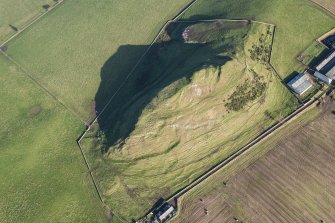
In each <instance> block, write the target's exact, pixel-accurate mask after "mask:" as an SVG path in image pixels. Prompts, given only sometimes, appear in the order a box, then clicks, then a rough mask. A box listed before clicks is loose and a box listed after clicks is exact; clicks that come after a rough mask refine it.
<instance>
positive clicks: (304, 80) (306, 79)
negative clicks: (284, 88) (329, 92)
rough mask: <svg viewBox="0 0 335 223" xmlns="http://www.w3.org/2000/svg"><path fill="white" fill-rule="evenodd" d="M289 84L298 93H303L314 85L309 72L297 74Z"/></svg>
mask: <svg viewBox="0 0 335 223" xmlns="http://www.w3.org/2000/svg"><path fill="white" fill-rule="evenodd" d="M287 85H288V86H289V87H290V88H291V89H292V90H293V91H294V92H295V93H296V94H298V95H302V94H303V93H305V92H306V91H308V90H309V89H310V88H311V87H313V84H312V81H311V79H310V76H309V74H308V73H307V72H305V73H300V74H298V75H296V76H295V77H294V78H293V79H292V80H291V81H290V82H288V84H287Z"/></svg>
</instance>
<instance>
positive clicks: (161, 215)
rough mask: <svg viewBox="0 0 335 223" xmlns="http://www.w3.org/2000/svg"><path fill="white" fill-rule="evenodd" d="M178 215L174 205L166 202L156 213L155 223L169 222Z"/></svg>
mask: <svg viewBox="0 0 335 223" xmlns="http://www.w3.org/2000/svg"><path fill="white" fill-rule="evenodd" d="M175 214H176V210H175V209H174V207H173V206H172V205H170V204H169V203H167V202H164V203H163V204H162V205H161V206H160V207H159V208H158V209H156V210H155V211H154V215H155V218H156V219H155V221H154V222H158V223H163V222H167V221H168V220H170V219H171V218H172V217H173V216H174V215H175Z"/></svg>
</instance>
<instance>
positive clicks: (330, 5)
mask: <svg viewBox="0 0 335 223" xmlns="http://www.w3.org/2000/svg"><path fill="white" fill-rule="evenodd" d="M312 1H313V2H315V3H317V4H319V5H321V6H322V7H324V8H326V9H328V10H329V11H330V12H331V13H333V14H334V15H335V1H334V0H312Z"/></svg>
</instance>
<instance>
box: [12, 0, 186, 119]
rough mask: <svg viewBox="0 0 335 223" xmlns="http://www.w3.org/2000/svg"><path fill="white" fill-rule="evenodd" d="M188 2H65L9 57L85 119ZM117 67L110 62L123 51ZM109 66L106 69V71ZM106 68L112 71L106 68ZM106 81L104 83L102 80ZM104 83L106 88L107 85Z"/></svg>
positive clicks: (15, 45)
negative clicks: (101, 88) (127, 47)
mask: <svg viewBox="0 0 335 223" xmlns="http://www.w3.org/2000/svg"><path fill="white" fill-rule="evenodd" d="M188 2H189V0H182V1H180V0H178V1H177V0H168V1H163V2H162V1H158V0H149V1H145V2H141V4H138V2H137V1H135V0H126V1H110V0H95V1H92V0H84V1H80V2H77V1H64V3H63V4H62V5H61V6H60V7H59V8H57V9H56V10H54V11H53V12H51V13H49V14H48V16H47V17H45V18H43V19H42V20H40V21H39V22H38V23H36V24H34V26H33V27H32V28H31V29H29V30H27V31H26V32H24V33H23V34H22V35H20V36H19V37H18V38H16V39H15V40H13V41H11V42H10V44H9V46H8V53H9V54H10V55H11V56H12V57H13V58H14V59H15V60H16V61H17V62H18V63H19V64H21V65H22V66H23V67H25V68H26V69H27V70H28V71H29V72H30V73H31V75H33V76H34V77H35V78H36V79H37V80H38V81H40V82H41V83H42V84H43V85H44V86H46V87H47V88H48V89H49V90H50V91H51V92H53V93H54V94H55V96H56V97H58V98H60V99H61V100H62V101H63V102H64V103H65V104H66V105H67V106H68V107H70V108H71V109H72V110H73V111H75V112H76V113H77V114H79V115H80V116H81V117H82V118H83V119H84V120H88V119H89V117H92V116H94V115H95V108H94V99H95V95H96V93H97V90H98V88H99V86H100V84H103V85H108V86H106V88H105V92H103V93H102V94H101V95H100V96H99V97H101V98H100V99H101V100H104V101H106V100H108V99H109V98H110V96H111V94H112V93H113V92H114V91H115V90H116V88H117V87H118V86H119V85H120V82H122V80H123V79H124V78H125V76H126V75H127V73H128V72H129V71H130V69H131V68H132V67H133V66H134V64H135V63H136V62H137V60H138V59H139V57H140V56H141V55H142V54H143V52H144V51H145V50H146V47H145V46H147V44H149V43H150V42H151V41H152V40H153V38H154V36H155V35H156V34H157V32H158V31H159V29H160V28H161V27H162V25H163V24H164V23H165V22H166V21H167V20H168V19H170V18H172V17H173V16H174V15H175V14H177V12H178V11H179V10H180V9H181V8H182V7H183V6H184V5H186V4H187V3H188ZM128 44H137V45H141V44H143V45H144V47H142V48H137V49H136V50H133V51H124V52H123V55H122V57H120V58H119V59H118V60H117V61H115V62H114V63H113V64H107V65H106V66H104V65H105V63H106V62H107V61H108V59H109V57H111V56H112V55H113V54H115V53H116V52H117V50H118V48H119V47H120V46H122V45H128ZM102 67H105V69H104V70H101V68H102ZM106 67H107V68H106ZM101 79H103V81H101ZM102 82H103V83H102Z"/></svg>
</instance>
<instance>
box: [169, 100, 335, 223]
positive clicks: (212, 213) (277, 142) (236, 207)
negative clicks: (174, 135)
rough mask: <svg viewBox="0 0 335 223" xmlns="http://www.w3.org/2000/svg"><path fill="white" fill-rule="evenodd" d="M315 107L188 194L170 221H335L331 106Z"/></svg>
mask: <svg viewBox="0 0 335 223" xmlns="http://www.w3.org/2000/svg"><path fill="white" fill-rule="evenodd" d="M316 109H318V113H317V115H315V116H316V118H314V119H313V121H310V122H308V123H307V124H306V123H305V122H304V120H299V119H297V120H295V121H293V122H292V123H290V124H289V126H286V127H285V128H283V129H281V130H280V132H279V133H276V134H275V135H274V136H271V137H270V139H268V140H266V141H265V142H263V143H261V145H259V147H258V148H256V147H255V148H254V149H253V150H254V151H253V152H250V154H248V155H249V156H252V154H254V156H258V157H260V156H262V157H261V158H259V159H258V160H257V161H256V162H253V163H252V164H251V165H250V166H249V167H247V168H245V169H244V170H243V171H238V172H237V174H235V175H234V176H231V177H229V176H228V177H227V176H224V175H225V174H226V175H227V171H228V172H229V171H230V170H225V169H223V170H222V171H221V173H218V174H217V175H215V176H213V179H212V180H209V181H207V182H204V183H203V184H202V185H199V187H202V188H201V189H196V190H195V191H193V192H192V191H191V192H190V193H189V194H187V195H186V196H185V197H184V198H183V199H182V201H181V202H180V207H181V212H180V214H179V216H178V217H177V218H176V219H175V221H174V222H206V223H207V222H218V223H219V222H220V223H221V222H237V220H239V221H238V222H257V223H260V222H335V137H334V131H335V114H334V113H335V112H334V110H335V105H334V103H331V102H328V103H327V105H323V106H322V109H321V108H316ZM316 109H314V110H316ZM321 110H322V111H321ZM314 112H315V111H314ZM315 113H316V112H315ZM299 125H300V127H296V126H299ZM257 150H259V152H257ZM262 150H266V151H269V152H267V153H266V154H265V155H260V154H261V153H262V152H261V151H262ZM264 153H265V152H264ZM242 159H253V158H246V157H245V158H243V157H242ZM237 162H240V161H237ZM242 163H245V161H242ZM232 165H235V164H232ZM247 165H249V164H247ZM242 166H243V165H242ZM244 166H245V165H244ZM234 168H235V167H234ZM225 171H226V172H225ZM228 175H229V174H228ZM206 210H207V214H206Z"/></svg>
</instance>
